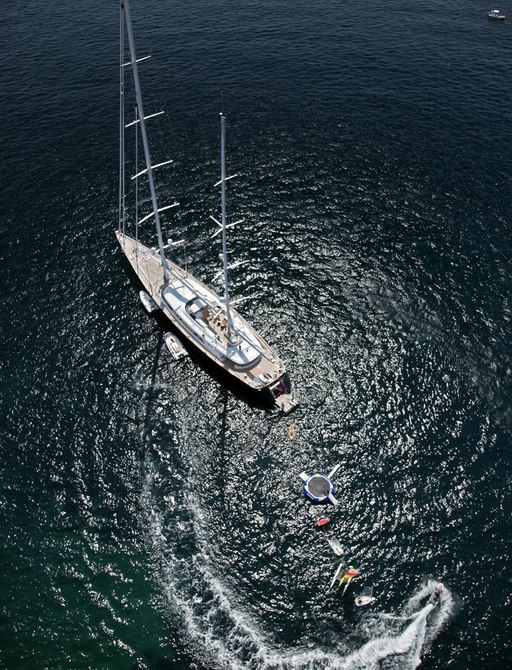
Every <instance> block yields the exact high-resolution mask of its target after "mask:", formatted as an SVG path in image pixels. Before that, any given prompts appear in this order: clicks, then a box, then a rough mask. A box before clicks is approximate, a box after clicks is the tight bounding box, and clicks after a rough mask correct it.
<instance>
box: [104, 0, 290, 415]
mask: <svg viewBox="0 0 512 670" xmlns="http://www.w3.org/2000/svg"><path fill="white" fill-rule="evenodd" d="M120 12H121V17H120V18H121V22H120V26H121V30H120V68H119V70H120V104H119V113H120V122H119V129H120V140H119V160H120V169H119V227H118V230H117V232H116V234H117V239H118V241H119V244H120V246H121V249H122V251H123V253H124V254H125V255H126V258H127V259H128V261H129V262H130V264H131V266H132V268H133V270H134V271H135V273H136V275H137V277H138V278H139V279H140V281H141V282H142V284H143V286H144V289H145V291H146V293H147V295H148V296H149V297H150V298H151V300H152V301H153V302H154V303H155V305H156V306H157V308H159V309H161V310H162V312H163V314H164V315H165V317H167V318H168V319H169V321H170V322H171V323H172V324H173V326H174V328H175V329H176V330H177V332H178V333H179V334H180V337H182V338H183V341H186V342H190V343H191V344H193V345H194V346H195V347H197V349H199V350H200V351H201V352H202V353H203V354H204V355H205V356H206V357H207V358H209V359H210V361H212V362H213V363H214V364H215V365H217V366H218V367H219V368H221V369H222V370H224V371H225V372H226V373H227V374H228V375H230V376H231V377H232V378H234V379H236V380H237V381H238V382H241V383H242V384H243V385H244V386H245V387H247V388H249V389H252V390H253V391H255V392H256V393H257V394H258V395H259V396H260V397H261V398H262V399H264V400H266V401H267V402H269V403H273V404H277V405H278V406H279V407H281V409H282V410H283V411H284V412H287V411H290V409H292V408H293V407H294V406H295V405H296V404H297V403H296V402H295V401H294V399H293V398H292V396H291V395H290V391H291V382H290V377H289V375H288V373H287V371H286V368H285V365H284V363H283V362H282V361H281V360H280V358H279V357H278V356H277V355H276V354H275V353H274V351H273V350H272V349H271V348H270V346H269V345H268V344H267V342H266V341H265V340H264V339H263V337H262V336H261V335H260V334H259V333H258V332H257V331H256V330H255V329H254V328H253V327H252V326H250V325H249V323H248V322H247V321H246V320H245V319H244V318H243V317H242V316H241V315H240V314H239V313H238V312H237V311H236V310H235V309H234V308H233V306H232V302H234V301H231V299H230V292H229V283H228V271H229V270H232V269H233V268H234V266H236V265H240V263H234V264H230V265H228V260H227V259H228V254H227V229H228V228H231V227H233V226H234V225H236V224H237V223H240V221H236V222H232V223H229V224H228V223H227V214H226V188H227V182H228V180H229V179H231V178H232V177H228V176H226V161H225V123H226V119H225V116H224V114H221V115H220V125H221V152H220V153H221V158H220V180H219V181H218V182H217V184H215V186H217V187H220V196H221V198H220V199H221V214H220V216H219V220H217V219H216V218H214V217H211V218H212V219H213V220H214V222H215V224H216V230H215V232H214V233H213V235H212V237H217V235H220V237H217V239H220V240H221V248H222V254H221V258H222V269H221V270H220V272H217V273H215V270H216V269H217V268H206V270H209V271H212V274H213V273H215V277H214V279H215V278H217V277H222V280H223V295H222V296H220V295H218V294H217V293H216V292H215V291H214V290H213V289H211V288H209V287H208V286H207V285H206V284H204V283H203V282H202V281H200V280H199V279H198V278H196V277H195V276H193V275H192V274H191V273H190V271H189V270H188V268H187V267H181V266H180V265H178V264H177V263H176V262H174V261H173V260H171V259H170V258H169V257H168V254H169V253H171V252H172V249H173V248H174V247H176V246H178V245H180V244H181V243H182V241H180V242H178V241H172V240H169V241H168V243H167V244H166V245H164V236H163V230H162V221H161V215H162V214H163V212H165V213H166V214H165V215H164V216H167V214H168V213H169V211H170V210H172V208H174V207H176V206H177V205H178V204H179V203H176V202H175V203H172V204H170V205H165V206H163V207H162V206H160V205H159V203H158V202H157V194H156V183H155V178H154V173H155V171H158V170H160V169H162V168H164V167H165V166H168V165H169V164H171V163H172V160H165V161H163V162H158V163H156V164H155V163H153V162H152V160H151V156H150V147H149V141H148V134H147V129H146V125H147V122H148V120H149V119H153V117H157V116H159V115H160V114H163V113H164V112H156V113H152V114H147V115H146V113H145V111H144V108H143V104H142V93H141V86H140V80H139V63H141V62H142V61H145V60H146V59H147V58H149V56H144V57H142V58H138V57H137V54H136V51H135V43H134V37H133V28H132V20H131V12H130V2H129V0H120ZM125 26H126V31H125ZM125 32H126V34H127V36H128V47H129V54H128V55H127V54H126V53H125V51H126V48H125ZM130 69H131V71H132V74H133V89H134V90H133V91H131V90H129V88H131V87H127V86H126V84H127V82H125V72H126V71H127V70H130ZM126 109H130V110H131V109H135V118H134V119H132V120H131V121H129V122H128V123H126V122H125V110H126ZM128 128H130V129H131V130H130V131H129V132H134V133H135V138H134V140H135V141H133V140H132V138H130V140H129V141H128V140H126V141H125V134H126V129H128ZM139 140H142V148H143V151H139V149H138V143H139ZM129 147H134V149H133V152H127V148H129ZM127 153H129V154H130V155H126V154H127ZM132 154H133V155H132ZM141 154H143V156H144V167H141V166H139V165H138V157H139V155H141ZM128 168H130V169H132V168H133V170H132V171H133V172H134V173H135V174H132V175H131V177H130V179H127V176H126V172H127V170H128ZM233 176H236V175H233ZM139 182H140V183H139ZM132 200H133V201H134V203H135V204H134V206H133V207H132V206H131V203H132ZM129 205H130V206H129ZM144 205H146V206H147V207H148V212H147V213H144V215H143V216H140V215H139V212H140V210H141V209H142V207H143V206H144ZM140 214H142V212H140ZM150 221H151V222H152V223H154V231H153V232H152V233H151V237H152V238H153V242H152V243H151V242H149V240H148V237H149V235H150V233H149V232H148V231H147V230H146V227H145V226H143V224H147V223H148V222H150ZM155 232H156V243H155V240H154V237H155V235H154V233H155ZM141 240H144V242H145V243H143V241H141Z"/></svg>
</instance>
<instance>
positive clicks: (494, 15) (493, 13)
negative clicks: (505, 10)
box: [487, 9, 505, 21]
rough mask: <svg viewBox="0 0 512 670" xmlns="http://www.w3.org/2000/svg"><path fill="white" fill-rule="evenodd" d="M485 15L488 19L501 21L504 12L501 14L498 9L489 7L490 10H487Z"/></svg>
mask: <svg viewBox="0 0 512 670" xmlns="http://www.w3.org/2000/svg"><path fill="white" fill-rule="evenodd" d="M487 16H488V17H489V18H490V19H494V20H495V21H503V19H504V18H505V14H502V13H501V12H500V10H499V9H491V11H490V12H489V14H487Z"/></svg>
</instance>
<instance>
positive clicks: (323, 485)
mask: <svg viewBox="0 0 512 670" xmlns="http://www.w3.org/2000/svg"><path fill="white" fill-rule="evenodd" d="M339 468H340V465H339V464H338V465H336V466H335V467H334V468H333V469H332V470H331V472H329V474H328V475H323V474H320V473H319V472H316V473H315V474H312V475H308V474H306V473H305V472H301V473H300V475H299V476H300V478H301V479H302V481H303V482H304V493H305V494H306V496H307V497H308V498H309V499H310V500H311V501H312V502H314V503H326V502H330V503H332V504H333V505H337V504H338V501H337V500H336V498H335V497H334V484H333V483H332V481H331V480H332V478H333V477H334V475H335V474H336V473H337V472H338V470H339Z"/></svg>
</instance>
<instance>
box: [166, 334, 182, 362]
mask: <svg viewBox="0 0 512 670" xmlns="http://www.w3.org/2000/svg"><path fill="white" fill-rule="evenodd" d="M164 342H165V345H166V346H167V348H168V349H169V351H170V352H171V355H172V357H173V358H174V360H176V361H179V359H180V358H184V357H185V356H188V351H187V350H186V349H185V347H184V346H183V344H182V343H181V340H180V338H179V337H178V336H177V335H175V334H174V333H165V335H164Z"/></svg>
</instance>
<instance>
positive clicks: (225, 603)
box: [144, 473, 454, 670]
mask: <svg viewBox="0 0 512 670" xmlns="http://www.w3.org/2000/svg"><path fill="white" fill-rule="evenodd" d="M153 475H154V473H153ZM153 475H151V474H150V476H149V480H148V481H147V482H146V487H145V493H144V497H145V503H146V505H147V506H148V511H149V514H150V519H151V522H150V536H151V541H152V543H153V547H154V549H155V551H156V555H157V558H158V560H159V563H160V575H161V580H162V588H163V590H164V592H165V596H166V598H167V600H168V603H169V605H170V607H171V608H172V610H173V613H175V614H176V615H177V616H179V618H180V619H181V622H182V624H183V625H184V627H185V628H186V634H185V635H184V639H186V640H187V641H188V644H190V650H189V651H190V653H191V654H192V655H194V654H196V655H197V660H201V659H203V662H204V663H205V665H206V667H208V668H215V669H218V670H224V669H229V670H247V669H249V670H251V669H252V670H291V669H302V670H307V669H308V668H309V669H311V670H313V669H314V670H331V669H332V670H335V669H343V670H373V669H375V670H377V669H379V670H380V669H384V668H385V669H386V670H388V669H389V670H413V669H414V668H417V667H418V666H419V665H420V664H421V656H422V655H425V653H427V652H428V650H429V648H430V645H431V644H432V642H433V640H434V639H435V638H436V636H437V635H438V633H439V632H440V630H441V629H442V628H443V626H444V625H445V624H446V622H447V621H448V620H449V619H450V617H451V616H452V614H453V611H454V600H453V597H452V595H451V593H450V591H449V590H448V589H447V588H446V587H445V589H444V592H443V594H442V595H441V597H440V601H439V602H438V603H437V604H436V605H435V606H433V605H431V604H429V603H425V599H426V598H427V596H428V595H429V594H430V593H432V591H433V589H434V587H435V584H436V582H434V581H432V580H430V581H428V582H427V583H425V584H423V585H422V586H421V587H420V588H419V589H418V590H417V591H416V592H415V593H414V594H413V595H412V597H410V599H409V600H408V601H407V603H406V604H405V606H404V608H403V610H402V612H401V613H400V615H399V616H394V615H390V614H382V613H381V614H379V613H371V612H368V613H365V615H364V617H363V619H362V621H360V623H359V624H358V625H357V630H355V631H352V632H355V633H357V634H358V635H359V636H360V638H361V639H363V640H364V639H366V640H367V642H365V643H363V644H361V646H360V647H359V648H357V649H355V650H353V651H351V652H349V653H347V652H346V650H345V651H343V650H342V649H341V648H340V649H336V648H335V649H332V650H326V649H314V650H311V649H303V650H300V649H298V650H292V649H290V648H288V649H286V648H283V647H282V646H279V645H273V643H272V640H271V639H270V635H268V634H267V633H265V632H264V630H263V628H262V627H261V626H260V625H259V623H258V622H257V621H256V620H254V618H253V617H251V616H250V615H249V614H247V613H246V612H244V611H243V608H242V607H241V606H240V605H239V604H238V603H237V597H236V595H235V594H234V593H233V592H232V591H231V589H230V588H229V587H228V586H227V585H226V583H224V581H223V580H222V578H219V577H218V576H216V575H215V574H214V569H212V568H211V563H210V560H209V557H208V553H207V546H206V538H205V537H203V536H202V532H201V528H203V527H204V524H203V523H202V521H201V510H200V509H199V508H198V507H197V506H194V503H193V501H192V500H189V499H187V500H185V499H182V501H181V504H182V505H186V508H187V510H188V511H189V512H191V513H192V515H193V527H194V530H193V533H194V535H195V537H194V543H195V544H196V546H197V548H198V549H199V552H198V553H195V554H193V555H192V556H188V557H187V556H179V555H177V552H176V551H174V550H173V546H174V542H173V541H172V540H171V541H170V540H169V537H168V533H169V528H170V526H169V525H168V524H166V523H165V520H164V513H163V512H162V510H160V509H159V507H158V505H157V504H156V501H155V497H154V495H153V493H152V483H151V477H152V476H153ZM185 526H188V524H183V525H182V528H181V529H182V530H184V528H185ZM174 527H175V528H176V533H177V536H176V538H175V541H178V535H179V532H180V523H179V522H178V523H177V524H174ZM171 532H172V531H171ZM189 539H190V538H189ZM340 606H341V605H340ZM343 637H344V632H343V631H341V630H340V639H342V638H343Z"/></svg>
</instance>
